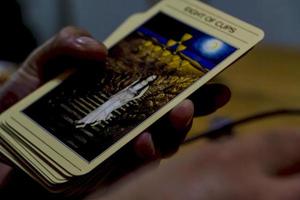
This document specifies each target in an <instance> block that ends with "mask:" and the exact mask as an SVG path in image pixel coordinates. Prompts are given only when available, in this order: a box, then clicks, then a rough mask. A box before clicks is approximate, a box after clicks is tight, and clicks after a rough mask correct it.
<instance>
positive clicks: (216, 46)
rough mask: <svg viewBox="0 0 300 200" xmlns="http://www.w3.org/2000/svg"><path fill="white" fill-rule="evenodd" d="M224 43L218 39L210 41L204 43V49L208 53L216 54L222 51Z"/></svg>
mask: <svg viewBox="0 0 300 200" xmlns="http://www.w3.org/2000/svg"><path fill="white" fill-rule="evenodd" d="M223 45H224V43H223V42H222V41H220V40H217V39H209V40H207V41H206V42H204V44H203V46H202V48H203V50H204V51H205V52H206V53H209V54H211V53H216V52H218V51H219V50H220V49H222V47H223Z"/></svg>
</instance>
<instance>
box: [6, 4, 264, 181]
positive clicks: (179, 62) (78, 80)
mask: <svg viewBox="0 0 300 200" xmlns="http://www.w3.org/2000/svg"><path fill="white" fill-rule="evenodd" d="M140 16H142V17H141V18H139V16H138V17H133V18H132V21H131V22H128V23H127V24H126V22H125V25H122V27H121V28H120V29H118V32H116V33H115V34H114V36H113V37H111V38H109V39H108V40H107V44H108V45H109V47H110V49H109V55H108V58H107V60H106V62H105V63H104V64H103V65H102V66H99V67H98V68H93V69H90V70H88V71H84V70H79V71H75V72H72V73H69V74H68V75H65V76H62V77H60V78H57V79H55V80H52V81H50V82H49V83H47V84H46V85H45V86H43V87H41V88H40V89H38V90H37V91H36V92H34V93H33V94H32V95H30V96H28V97H27V98H25V99H24V100H23V101H21V102H20V103H18V104H17V105H15V106H14V107H13V108H12V109H10V110H9V111H7V112H6V114H5V115H6V117H4V118H5V119H4V120H6V119H7V118H12V117H13V119H14V121H11V120H7V121H9V124H10V125H11V126H13V129H15V130H16V132H18V133H15V135H17V136H18V139H19V140H23V141H25V142H23V143H22V144H23V147H22V148H28V147H30V146H33V147H34V148H33V149H35V150H36V153H38V154H39V155H41V156H42V155H44V158H47V159H49V160H51V162H54V163H57V164H59V165H60V167H61V168H63V169H65V170H67V171H68V172H69V173H70V174H73V175H74V176H80V175H83V174H86V173H88V172H89V171H91V170H93V169H94V168H95V167H97V166H98V165H99V164H101V163H102V162H103V161H105V160H106V159H107V158H109V157H110V156H111V155H113V154H114V153H115V152H116V151H118V150H119V149H120V148H122V147H123V146H124V145H126V144H127V143H128V142H129V141H131V140H132V139H133V138H135V137H136V136H137V135H138V134H139V133H141V132H142V131H143V130H145V129H146V128H147V127H149V126H150V125H151V124H153V123H154V122H155V121H157V120H158V119H159V118H160V117H162V116H163V115H164V114H166V113H167V112H168V111H170V109H172V108H173V107H175V106H176V105H177V104H178V103H180V102H181V101H182V100H184V99H185V98H187V97H188V96H189V95H190V94H192V93H193V92H194V91H195V90H197V89H198V88H199V87H201V86H202V85H203V84H205V83H206V82H208V81H209V80H210V79H212V78H213V77H214V76H216V75H217V74H218V73H220V72H221V71H222V70H224V69H225V68H226V67H228V66H229V65H230V64H231V63H232V62H234V61H235V60H236V59H238V58H239V57H240V56H242V55H243V54H245V53H246V52H247V51H248V50H249V49H251V48H252V47H253V46H254V45H255V44H256V43H258V42H259V41H260V40H261V39H262V38H263V32H262V31H261V30H260V29H258V28H256V27H254V26H252V25H249V24H247V23H245V22H242V21H240V20H238V19H236V18H234V17H231V16H229V15H227V14H225V13H223V12H221V11H218V10H216V9H214V8H211V7H210V6H207V5H205V4H203V3H200V2H198V1H194V0H181V1H179V0H165V1H162V2H161V3H160V4H158V5H156V6H155V7H154V8H153V9H151V10H149V11H148V12H146V13H144V14H143V15H140ZM141 19H142V20H141ZM23 132H24V134H23ZM5 134H6V133H2V132H1V137H5V138H6V140H7V141H9V142H11V145H13V146H17V144H13V143H12V141H11V140H14V138H9V137H7V136H6V135H5ZM3 135H4V136H3ZM26 146H27V147H26ZM71 166H72V167H71ZM74 166H75V167H74ZM38 168H39V169H40V168H42V167H40V166H39V167H38ZM75 168H78V169H77V170H74V169H75Z"/></svg>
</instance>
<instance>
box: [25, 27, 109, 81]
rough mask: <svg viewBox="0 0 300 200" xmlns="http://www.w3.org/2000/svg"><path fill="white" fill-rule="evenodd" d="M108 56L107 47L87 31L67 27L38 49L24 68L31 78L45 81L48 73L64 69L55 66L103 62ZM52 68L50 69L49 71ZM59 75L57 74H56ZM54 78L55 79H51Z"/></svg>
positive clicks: (59, 71)
mask: <svg viewBox="0 0 300 200" xmlns="http://www.w3.org/2000/svg"><path fill="white" fill-rule="evenodd" d="M106 56H107V50H106V47H105V46H104V45H103V44H102V43H100V42H98V41H97V40H95V39H94V38H92V36H91V35H90V34H89V33H88V32H87V31H85V30H82V29H80V28H75V27H66V28H64V29H62V30H61V31H60V32H59V33H58V34H57V35H56V36H54V37H53V38H51V39H50V40H48V41H47V42H46V43H45V44H43V45H42V46H40V47H39V48H38V49H36V50H35V51H34V52H33V53H32V54H31V55H30V56H29V57H28V59H27V60H26V61H25V62H24V64H23V66H22V68H23V70H24V72H25V73H27V75H29V76H33V77H36V78H39V79H40V81H45V80H44V77H45V75H48V74H46V72H48V71H57V73H61V72H62V71H63V69H57V67H56V66H54V63H55V64H56V65H61V64H62V63H59V61H60V62H65V60H62V58H68V59H69V60H89V61H103V60H104V59H105V58H106ZM49 68H50V69H49ZM56 75H57V74H56ZM50 78H53V77H50Z"/></svg>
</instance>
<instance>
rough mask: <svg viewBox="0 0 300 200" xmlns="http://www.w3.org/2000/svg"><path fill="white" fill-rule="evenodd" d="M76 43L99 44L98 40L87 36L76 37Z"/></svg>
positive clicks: (85, 44)
mask: <svg viewBox="0 0 300 200" xmlns="http://www.w3.org/2000/svg"><path fill="white" fill-rule="evenodd" d="M76 43H78V44H80V45H84V46H99V42H98V41H97V40H95V39H93V38H91V37H87V36H81V37H79V38H76Z"/></svg>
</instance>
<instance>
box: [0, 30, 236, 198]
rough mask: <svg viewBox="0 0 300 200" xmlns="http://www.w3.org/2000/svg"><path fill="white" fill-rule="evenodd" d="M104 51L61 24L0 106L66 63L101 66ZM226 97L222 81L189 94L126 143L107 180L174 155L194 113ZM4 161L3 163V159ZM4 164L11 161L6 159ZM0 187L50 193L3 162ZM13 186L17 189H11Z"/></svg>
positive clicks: (1, 94)
mask: <svg viewBox="0 0 300 200" xmlns="http://www.w3.org/2000/svg"><path fill="white" fill-rule="evenodd" d="M106 56H107V49H106V47H105V46H104V45H103V44H102V43H100V42H98V41H97V40H95V39H94V38H93V37H92V36H91V35H90V34H89V33H88V32H86V31H85V30H82V29H79V28H75V27H67V28H65V29H63V30H62V31H60V32H59V33H58V34H57V35H56V36H54V37H53V38H51V39H50V40H48V41H47V42H46V43H45V44H43V45H42V46H40V47H39V48H38V49H36V50H35V51H34V52H32V54H31V55H30V56H29V57H28V58H27V59H26V60H25V61H24V63H23V64H22V65H21V67H20V69H19V70H18V71H17V72H16V73H15V74H14V76H13V77H12V78H11V79H10V80H9V81H8V82H7V83H6V84H5V85H4V86H3V87H2V88H1V90H0V111H1V112H3V111H5V110H6V109H7V108H9V107H10V106H11V105H13V104H14V103H16V102H18V101H19V100H21V99H22V98H24V97H25V96H27V95H28V94H30V93H31V92H32V91H34V90H35V89H37V88H38V87H40V86H41V85H42V84H44V83H45V82H47V81H48V80H50V79H51V78H54V77H55V76H57V75H58V74H60V73H62V72H63V71H64V70H65V69H66V68H67V67H70V66H76V67H77V68H81V67H86V68H87V70H88V67H95V66H100V65H99V63H102V62H103V61H104V60H105V58H106ZM229 98H230V91H229V89H228V88H227V87H226V86H224V85H221V84H210V85H206V86H204V87H202V88H200V89H199V91H197V94H196V95H195V96H192V97H191V99H192V101H191V100H185V101H183V102H182V103H181V104H179V105H178V106H177V107H175V108H174V109H173V110H172V111H170V112H169V113H168V114H167V115H166V116H164V117H163V118H162V119H161V120H160V121H158V122H157V123H156V124H154V125H153V126H152V127H150V128H149V129H148V130H146V131H144V132H143V133H141V134H140V135H139V136H138V137H137V138H136V139H135V140H134V141H132V142H131V143H130V144H129V145H127V147H126V148H125V150H124V154H123V156H122V157H124V158H126V159H125V160H126V162H125V161H124V162H123V163H122V162H121V163H122V165H121V166H122V167H118V166H117V167H116V171H115V173H113V174H114V176H113V177H109V178H110V180H108V181H107V185H110V184H111V183H114V182H115V181H116V180H118V179H119V178H120V177H123V176H124V175H126V174H128V172H132V171H134V170H135V169H137V168H139V167H141V166H143V165H145V164H147V163H149V162H153V161H159V160H160V159H161V158H164V157H167V156H170V155H172V154H174V153H175V152H176V151H177V149H178V148H179V145H180V144H181V143H182V141H183V140H184V138H185V136H186V133H187V132H188V130H189V129H190V127H191V125H192V121H193V117H194V115H197V116H199V115H204V114H209V113H211V112H214V111H215V110H217V109H218V108H220V107H222V106H223V105H224V104H226V103H227V102H228V100H229ZM193 102H196V103H193ZM198 102H199V103H198ZM204 105H205V106H204ZM206 105H207V106H206ZM200 106H201V107H200ZM2 160H3V162H5V160H4V158H3V159H2ZM5 163H7V164H9V162H7V161H6V162H5ZM124 163H126V164H125V165H124ZM102 187H104V186H102ZM16 188H18V189H16ZM0 189H1V191H4V192H6V193H8V194H11V195H12V194H14V195H16V196H18V195H22V198H25V197H27V196H26V195H28V197H31V198H32V197H40V198H43V199H46V198H47V196H49V198H48V199H51V195H50V194H48V193H47V192H46V191H44V190H43V189H42V188H40V186H39V185H37V184H36V183H34V182H33V181H32V180H31V179H30V178H29V177H28V176H27V175H24V174H23V173H22V172H20V171H18V170H15V169H13V168H12V167H10V166H8V165H6V164H0ZM102 189H103V188H102ZM16 190H18V191H20V192H19V193H18V194H16V193H13V192H12V191H16ZM55 198H56V199H57V197H55Z"/></svg>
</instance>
